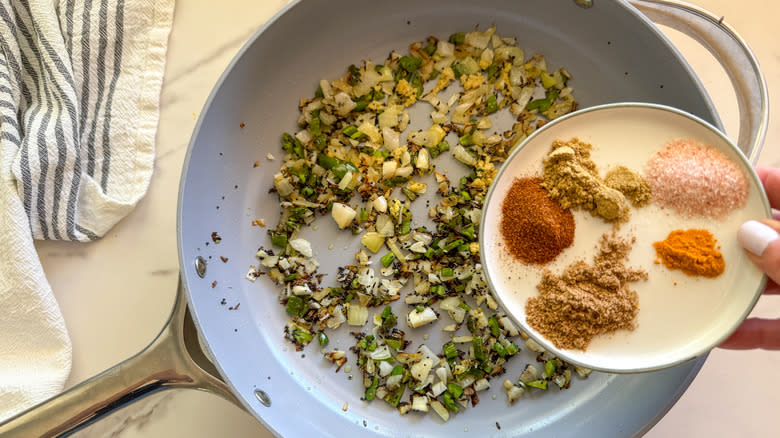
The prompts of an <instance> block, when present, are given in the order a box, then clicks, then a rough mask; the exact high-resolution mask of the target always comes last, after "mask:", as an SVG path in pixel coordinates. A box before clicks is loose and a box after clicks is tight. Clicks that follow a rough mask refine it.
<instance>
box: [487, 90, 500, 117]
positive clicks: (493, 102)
mask: <svg viewBox="0 0 780 438" xmlns="http://www.w3.org/2000/svg"><path fill="white" fill-rule="evenodd" d="M485 109H486V111H487V113H488V114H493V113H494V112H496V111H498V99H497V98H496V95H495V94H491V95H490V97H488V98H487V107H486V108H485Z"/></svg>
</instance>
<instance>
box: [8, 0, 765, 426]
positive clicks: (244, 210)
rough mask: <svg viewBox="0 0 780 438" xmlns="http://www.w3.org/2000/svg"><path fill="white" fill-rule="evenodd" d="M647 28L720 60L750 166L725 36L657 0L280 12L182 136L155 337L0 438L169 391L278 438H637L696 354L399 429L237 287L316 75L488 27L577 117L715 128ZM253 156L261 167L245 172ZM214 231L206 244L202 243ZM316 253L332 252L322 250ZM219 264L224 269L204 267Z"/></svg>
mask: <svg viewBox="0 0 780 438" xmlns="http://www.w3.org/2000/svg"><path fill="white" fill-rule="evenodd" d="M635 7H636V8H639V9H641V11H642V12H643V13H644V14H645V15H643V14H642V13H640V12H639V11H638V10H637V9H635ZM647 17H651V18H652V19H653V20H654V21H656V22H658V23H663V24H667V25H670V26H672V27H675V28H676V29H678V30H681V31H684V32H685V33H687V34H689V35H691V36H693V37H694V38H696V39H697V40H698V41H699V42H701V43H702V44H703V45H704V46H705V47H708V48H709V49H710V50H711V51H713V52H714V53H715V54H716V56H717V57H718V58H719V60H720V61H721V63H722V65H723V66H724V67H725V69H726V70H727V72H728V73H729V75H730V77H731V79H732V82H733V84H734V87H735V90H736V94H737V100H738V103H739V106H740V134H739V139H738V144H739V145H740V147H741V149H742V151H743V152H744V153H745V155H746V156H747V157H749V158H750V159H751V160H752V161H754V160H755V159H756V157H757V156H758V153H759V150H760V147H761V144H762V142H763V137H764V133H765V130H766V123H767V116H768V109H767V93H766V87H765V83H764V79H763V76H762V74H761V72H760V69H759V68H758V64H757V62H756V60H755V58H754V57H753V55H752V53H751V52H750V50H749V49H748V48H747V46H746V45H745V43H744V42H743V41H742V40H741V38H740V37H739V36H738V35H737V34H736V33H735V32H734V31H733V29H731V28H730V27H728V26H727V25H725V24H724V23H722V22H721V21H720V20H719V19H718V17H715V16H713V15H712V14H710V13H708V12H706V11H703V10H700V9H698V8H695V7H692V6H689V5H685V4H682V3H678V2H672V1H660V0H654V1H639V0H636V1H634V0H632V1H630V2H629V1H595V2H590V1H582V0H578V1H574V0H525V1H518V0H490V1H483V2H473V1H451V0H428V1H425V2H419V1H414V0H398V1H394V2H379V1H376V2H374V1H370V2H366V1H360V0H332V1H327V2H326V1H317V0H302V1H298V2H293V3H292V4H290V5H288V6H287V7H286V8H284V9H283V10H282V11H281V12H280V13H279V14H277V15H276V16H275V17H273V18H272V19H271V20H270V21H269V22H268V23H267V24H266V25H264V26H263V27H262V28H261V29H260V30H259V31H258V32H257V33H256V34H255V35H254V37H253V38H252V39H251V40H250V41H249V42H248V43H247V44H246V45H245V46H244V48H243V49H242V50H241V51H240V52H239V54H238V55H237V56H236V58H235V59H234V60H233V62H232V63H231V65H230V66H229V67H228V69H227V71H226V72H225V73H224V74H223V76H222V78H221V79H220V81H219V82H218V84H217V86H216V87H215V89H214V91H213V92H212V94H211V96H210V98H209V100H208V102H207V104H206V107H205V109H204V110H203V112H202V114H201V117H200V120H199V121H198V124H197V126H196V128H195V131H194V134H193V137H192V142H191V144H190V147H189V150H188V154H187V158H186V161H185V166H184V169H183V172H182V180H181V186H180V195H179V210H178V243H179V261H180V274H181V282H180V287H179V291H178V297H177V300H176V304H175V307H174V309H173V312H172V314H171V318H170V320H169V321H168V323H167V324H166V325H165V327H164V328H163V330H162V331H161V333H160V335H159V336H158V337H157V338H156V339H155V340H154V341H153V342H152V343H151V344H150V345H149V346H148V347H147V348H146V349H145V350H144V351H142V352H141V353H139V354H138V355H136V356H134V357H132V358H130V359H128V360H126V361H125V362H122V363H120V364H119V365H117V366H115V367H114V368H111V369H109V370H107V371H105V372H104V373H102V374H100V375H98V376H96V377H94V378H92V379H90V380H89V381H87V382H84V383H82V384H80V385H78V386H76V387H74V388H72V389H70V390H68V391H66V392H64V393H63V394H61V395H59V396H57V397H55V398H53V399H50V400H48V401H46V402H44V403H42V404H41V405H38V406H37V407H34V408H32V409H30V410H28V411H25V412H23V413H21V414H19V415H17V416H16V417H14V418H12V419H10V420H8V421H7V422H5V423H4V424H2V425H0V435H2V436H3V437H30V436H65V435H68V434H70V433H72V432H74V431H76V430H79V429H81V428H83V427H85V426H86V425H88V424H91V423H92V422H93V421H95V420H97V419H99V418H101V417H102V416H104V415H105V414H107V413H109V412H111V411H112V410H115V409H118V408H120V407H122V406H124V405H125V404H127V403H130V402H132V401H133V400H136V399H139V398H141V397H144V396H146V395H148V394H151V393H154V392H157V391H161V390H165V389H170V388H196V389H201V390H207V391H211V392H214V393H216V394H219V395H221V396H223V397H225V398H226V399H228V400H231V401H233V402H234V403H236V404H237V405H238V406H241V407H243V408H244V409H246V410H248V411H249V412H251V413H252V414H253V415H254V416H255V417H256V418H257V419H258V420H259V421H260V422H262V423H263V424H264V425H265V426H266V427H267V428H268V429H270V430H272V431H273V432H274V433H275V434H277V435H280V436H336V435H338V436H356V435H359V436H455V435H458V436H478V437H482V436H550V435H556V436H572V435H586V436H591V435H595V436H631V435H641V434H642V433H644V432H645V431H647V430H648V429H649V428H650V427H652V425H653V424H655V423H656V422H657V421H658V420H659V419H660V418H661V417H662V416H663V415H664V414H665V413H666V412H667V411H668V409H669V408H671V406H672V405H673V404H674V403H675V402H676V400H677V399H678V398H679V397H680V396H681V395H682V393H683V392H684V391H685V389H686V388H687V387H688V385H689V384H690V382H691V381H692V380H693V378H694V377H695V376H696V374H697V372H698V370H699V369H700V367H701V365H702V364H703V362H704V360H705V359H706V357H701V358H699V359H697V360H694V361H691V362H689V363H685V364H682V365H679V366H676V367H674V368H670V369H667V370H663V371H658V372H652V373H644V374H634V375H612V374H602V373H593V374H592V375H591V376H590V377H589V378H588V379H585V380H577V381H575V382H573V384H572V388H571V389H569V390H566V391H560V392H558V391H555V390H553V391H551V392H549V393H545V394H540V395H542V396H541V397H530V398H527V399H524V400H522V401H521V402H519V403H518V404H517V405H514V406H508V405H507V403H506V401H505V397H504V395H503V391H502V389H501V384H500V381H499V379H500V378H499V379H494V380H493V381H492V382H491V383H492V388H491V389H490V390H489V392H488V393H487V395H483V396H482V397H481V398H482V402H481V403H480V405H479V406H476V407H473V408H469V409H467V410H465V411H463V412H461V413H460V414H458V415H457V416H455V417H454V418H453V419H451V420H450V421H449V422H446V423H442V422H440V421H439V420H438V419H437V418H435V417H434V416H432V415H427V416H417V415H408V416H406V417H399V415H398V413H397V411H396V410H395V409H392V408H390V407H389V406H387V405H384V404H382V403H381V402H374V403H373V404H367V403H365V402H362V401H360V399H359V394H361V385H362V383H361V381H362V379H361V378H360V375H359V372H358V371H357V370H355V371H354V375H355V377H356V378H354V379H349V378H348V376H349V374H352V373H350V372H347V371H346V370H344V371H342V372H340V373H335V372H334V369H333V367H331V366H330V364H329V363H327V362H326V361H324V360H322V359H321V354H320V352H319V351H318V350H317V349H316V346H314V345H311V346H309V347H308V348H307V349H306V350H305V351H304V352H303V354H302V353H301V352H296V351H294V349H293V348H292V347H291V346H290V345H289V344H287V343H286V341H284V340H283V339H282V327H283V326H284V324H285V322H286V315H285V314H284V310H283V309H282V307H281V306H280V305H279V304H278V299H277V296H278V292H277V290H276V287H275V286H274V285H272V284H271V283H270V281H267V279H266V278H263V277H261V278H260V279H258V280H257V281H256V282H249V281H247V280H246V279H244V276H245V274H246V271H247V268H248V266H249V265H250V264H252V263H253V258H254V254H255V252H256V250H257V247H258V246H260V245H267V242H266V241H265V236H264V235H263V234H262V233H259V232H258V231H257V229H256V227H252V226H250V223H251V222H252V220H254V219H257V218H265V220H266V221H267V222H268V223H269V224H272V223H273V222H274V220H275V218H276V215H277V214H278V211H279V210H278V203H277V201H276V199H275V196H273V195H271V194H268V188H269V187H270V186H271V181H272V178H273V173H274V172H275V170H276V169H277V168H278V165H279V161H276V162H273V161H268V160H267V154H269V153H271V154H276V155H277V156H281V152H280V147H279V135H280V134H281V133H282V132H284V131H290V130H292V129H294V128H295V123H296V119H297V116H298V113H297V102H298V99H299V98H300V97H303V96H309V95H311V94H312V93H313V90H314V89H315V88H316V84H317V82H318V81H319V80H320V79H322V78H328V79H332V78H335V77H338V76H340V75H343V73H344V69H345V66H347V65H349V64H352V63H358V62H360V61H361V60H363V59H373V60H375V61H376V60H379V61H381V60H383V59H384V58H385V56H386V55H387V53H388V52H389V51H390V50H391V49H397V50H404V49H405V47H406V46H407V45H408V44H409V43H411V42H414V41H419V40H422V39H424V38H425V37H426V36H428V35H436V36H439V37H446V36H447V35H449V34H451V33H453V32H455V31H464V30H470V29H472V28H473V27H474V26H475V25H480V26H481V27H482V28H486V27H488V26H489V25H491V24H496V26H497V29H498V32H499V33H500V34H502V35H508V36H515V37H517V38H518V41H519V43H520V45H521V47H523V48H524V49H525V50H526V53H532V52H540V53H543V54H544V55H545V56H546V58H547V62H548V64H549V65H553V66H565V67H566V68H567V69H568V70H569V71H570V72H572V73H573V74H574V79H573V81H572V86H573V87H574V88H575V93H576V96H577V98H578V100H579V102H580V103H581V105H582V106H591V105H595V104H601V103H609V102H617V101H644V102H653V103H660V104H666V105H670V106H674V107H677V108H680V109H682V110H685V111H688V112H690V113H693V114H695V115H697V116H699V117H701V118H703V119H705V120H707V121H708V122H710V123H713V124H715V125H716V126H720V121H719V120H718V117H717V113H716V111H715V109H714V108H713V107H712V104H711V102H710V100H709V98H708V96H707V94H706V92H705V90H704V89H703V88H702V86H701V84H700V83H699V81H698V79H697V78H696V76H695V74H694V73H693V72H692V71H691V69H690V68H689V67H688V65H687V64H686V63H685V61H684V60H683V59H682V57H681V56H680V54H679V53H678V52H677V51H676V50H675V48H674V47H673V46H672V45H671V44H670V43H669V42H668V40H667V39H666V38H665V37H664V36H663V35H662V34H661V33H660V31H659V30H658V29H657V28H656V27H655V26H654V25H653V24H652V22H651V21H650V20H649V19H648V18H647ZM241 123H243V124H244V125H245V126H244V127H243V128H240V127H239V125H240V124H241ZM255 161H263V163H262V165H261V166H259V167H257V168H254V169H253V167H252V163H253V162H255ZM321 222H322V224H321V226H320V229H319V230H318V231H317V232H316V233H312V234H310V235H308V236H305V237H307V238H309V239H310V240H311V241H312V242H313V243H314V244H315V247H316V248H317V251H319V252H320V254H319V257H318V258H319V260H320V262H321V263H322V269H321V272H333V268H334V267H336V266H338V265H340V264H345V263H347V260H349V258H348V257H349V254H350V253H351V252H352V251H353V250H354V249H355V248H356V246H355V245H354V243H353V240H357V239H353V238H351V237H350V236H345V235H343V234H348V233H336V232H335V227H333V226H332V225H331V224H326V223H325V222H324V221H321ZM213 233H216V234H215V235H219V236H220V237H221V240H220V241H219V243H218V244H217V243H216V242H215V240H214V239H213V238H212V236H213ZM329 244H333V245H334V246H335V247H336V248H337V250H336V251H334V252H332V253H329V252H327V251H326V250H325V247H326V246H328V245H329ZM342 248H344V249H343V250H342ZM220 256H223V257H228V258H229V259H230V260H231V263H218V262H216V260H219V257H220ZM233 262H235V263H233ZM214 282H217V285H216V287H212V285H213V284H214ZM223 303H225V304H223ZM342 331H343V330H342ZM348 338H349V336H348V335H346V334H343V333H342V334H341V335H334V336H333V337H332V338H331V346H332V347H333V348H341V349H346V348H348V347H349V345H351V343H350V341H349V339H348ZM414 341H415V344H414V345H418V344H419V343H420V342H422V341H421V340H420V339H419V338H416V339H414ZM433 343H434V344H435V341H434V342H433ZM329 347H330V346H329ZM523 354H526V353H523ZM302 356H305V357H302ZM527 362H533V357H532V356H531V355H529V354H526V357H525V358H517V359H515V360H514V361H513V362H512V363H513V366H512V367H510V368H509V370H508V373H507V377H508V378H515V377H516V376H517V374H519V369H518V367H521V366H523V365H524V364H525V363H527ZM355 368H356V367H355ZM492 396H495V398H493V397H492Z"/></svg>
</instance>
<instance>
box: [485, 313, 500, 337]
mask: <svg viewBox="0 0 780 438" xmlns="http://www.w3.org/2000/svg"><path fill="white" fill-rule="evenodd" d="M488 327H490V334H491V335H493V336H495V337H498V335H500V334H501V327H499V326H498V319H497V318H496V315H491V316H490V318H488Z"/></svg>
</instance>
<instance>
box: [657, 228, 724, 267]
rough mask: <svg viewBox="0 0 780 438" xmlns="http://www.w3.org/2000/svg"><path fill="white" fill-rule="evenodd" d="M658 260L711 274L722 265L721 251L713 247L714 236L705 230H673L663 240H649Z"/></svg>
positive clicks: (714, 242)
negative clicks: (653, 241)
mask: <svg viewBox="0 0 780 438" xmlns="http://www.w3.org/2000/svg"><path fill="white" fill-rule="evenodd" d="M653 247H654V248H655V253H656V256H657V257H658V260H656V263H663V264H664V266H666V267H667V268H669V269H679V270H681V271H683V272H684V273H686V274H688V275H691V276H696V275H700V276H703V277H709V278H714V277H717V276H718V275H720V274H722V273H723V271H724V270H725V269H726V262H725V260H723V254H721V253H720V251H718V248H716V241H715V237H713V235H712V233H710V232H709V231H707V230H700V229H690V230H685V231H683V230H674V231H672V232H671V233H669V235H668V236H667V237H666V240H662V241H660V242H655V243H653Z"/></svg>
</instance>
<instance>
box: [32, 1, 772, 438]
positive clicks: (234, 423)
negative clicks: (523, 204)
mask: <svg viewBox="0 0 780 438" xmlns="http://www.w3.org/2000/svg"><path fill="white" fill-rule="evenodd" d="M597 1H600V0H597ZM601 1H604V0H601ZM610 1H611V0H610ZM694 2H695V3H697V4H698V5H700V6H702V7H704V8H706V9H708V10H710V11H712V12H714V13H716V14H717V15H721V16H724V17H725V20H726V21H727V22H728V23H730V24H731V25H732V26H734V27H735V28H736V29H737V30H738V31H739V32H740V33H741V35H742V36H743V37H744V38H745V39H746V40H747V42H748V43H749V44H750V45H751V47H752V49H753V51H754V52H755V54H756V56H757V57H758V59H759V62H760V63H761V66H762V68H763V71H764V73H765V75H766V78H767V82H768V84H769V87H770V89H769V91H770V101H771V102H772V103H773V104H776V105H777V104H779V103H780V100H779V99H780V95H778V94H777V93H776V92H775V91H776V89H773V87H775V86H777V84H778V78H780V45H779V44H777V32H778V29H777V26H778V23H777V17H780V3H778V2H773V1H769V0H743V1H740V2H735V1H733V0H694ZM258 3H259V4H258ZM285 3H286V2H285V1H284V0H269V1H260V2H256V1H250V0H230V1H222V2H219V4H218V3H216V2H206V1H202V0H179V1H178V2H177V5H176V12H175V17H174V23H173V31H172V33H171V37H170V46H169V51H168V63H167V67H166V75H165V80H164V84H163V89H162V105H161V107H162V110H161V116H160V126H159V131H158V134H157V159H156V164H155V173H154V177H153V178H152V182H151V186H150V188H149V192H148V194H147V195H146V197H145V198H144V199H143V200H142V201H141V202H140V203H139V204H138V206H137V208H136V209H135V210H134V211H133V212H132V213H131V214H130V215H129V216H128V217H127V218H126V219H124V220H122V221H121V222H120V223H119V224H118V225H117V226H116V227H115V228H114V229H113V230H111V231H110V232H109V233H108V234H107V235H106V236H105V237H104V238H103V239H101V240H99V241H97V242H93V243H88V244H76V243H66V242H38V244H37V248H38V251H39V253H40V256H41V259H42V262H43V266H44V269H45V271H46V273H47V275H48V278H49V280H50V282H51V285H52V287H53V289H54V291H55V294H56V296H57V299H58V301H59V303H60V306H61V307H62V311H63V313H64V316H65V320H66V321H67V325H68V329H69V331H70V335H71V337H72V340H73V370H72V373H71V376H70V379H69V380H68V386H72V385H75V384H77V383H79V382H81V381H83V380H85V379H87V378H89V377H90V376H92V375H94V374H97V373H98V372H100V371H102V370H104V369H106V368H108V367H109V366H111V365H113V364H115V363H117V362H120V361H122V360H123V359H126V358H128V357H130V356H131V355H133V354H135V353H136V352H138V351H140V350H141V349H142V348H143V347H144V346H145V345H146V344H148V343H149V342H150V341H151V340H152V339H153V338H154V337H155V335H156V334H157V332H158V331H159V329H160V328H161V327H162V325H163V323H164V321H165V320H166V318H167V316H168V314H169V312H170V309H171V306H172V303H173V298H174V295H175V291H176V282H177V276H178V261H177V256H176V236H175V212H176V198H177V190H178V182H179V174H180V170H181V165H182V162H183V159H184V154H185V151H186V148H187V144H188V142H189V139H190V134H191V132H192V128H193V127H194V125H195V121H196V117H197V115H198V114H199V112H200V110H201V107H202V105H203V103H204V102H205V99H206V97H207V96H208V94H209V92H210V90H211V88H212V86H213V85H214V83H215V81H216V80H217V78H218V77H219V75H220V73H221V72H222V71H223V69H224V68H225V66H226V65H227V64H228V62H229V61H230V60H231V59H232V57H233V56H234V54H235V53H236V52H237V50H238V49H239V48H240V47H241V46H242V44H244V42H245V41H246V40H247V39H248V38H249V37H250V36H251V35H252V33H253V32H254V31H255V30H256V29H257V27H258V26H260V25H261V24H262V23H264V22H265V21H266V20H267V19H268V18H269V17H270V16H271V15H272V14H274V13H275V12H276V11H278V10H279V9H280V8H281V7H282V6H283V5H284V4H285ZM670 36H671V37H672V39H673V40H674V41H675V42H676V43H677V44H678V47H680V48H681V50H682V52H683V53H684V54H685V55H686V57H688V60H689V62H690V63H691V64H692V65H693V67H694V69H695V70H696V71H697V72H698V73H699V75H700V77H701V78H702V81H703V82H704V84H705V86H706V87H707V89H708V90H709V91H710V93H711V95H712V97H713V100H714V101H715V103H716V106H717V107H718V109H719V112H720V115H721V117H722V119H723V120H724V122H725V126H726V130H727V133H728V134H730V135H731V136H735V135H736V129H737V121H736V113H735V110H734V102H735V100H734V97H733V94H732V93H730V92H729V91H728V89H729V87H728V86H727V85H726V84H727V83H728V82H727V79H726V77H725V75H724V74H723V73H722V72H721V71H719V69H718V68H713V67H712V64H713V61H712V59H711V58H709V56H708V55H707V54H706V52H705V51H703V50H702V49H700V48H698V47H697V46H696V45H695V44H692V43H691V42H690V41H689V40H687V38H685V37H681V36H679V35H678V34H676V33H671V35H670ZM779 142H780V124H778V123H776V122H771V123H770V124H769V131H768V135H767V138H766V143H765V146H764V149H763V152H762V154H761V156H760V158H759V164H761V165H766V166H779V165H780V148H778V146H777V145H778V143H779ZM778 300H780V297H772V298H768V297H764V298H763V299H762V300H761V301H760V302H759V305H758V306H757V307H756V309H755V311H754V315H755V316H763V317H778V316H780V301H778ZM778 369H780V352H769V351H761V350H758V351H724V350H719V349H716V350H714V351H713V352H712V353H711V354H710V356H709V359H708V360H707V361H706V363H705V364H704V367H703V368H702V370H701V372H700V373H699V375H698V377H697V378H696V379H695V380H694V382H693V384H692V385H691V386H690V387H689V389H688V390H687V391H686V393H685V394H684V395H683V397H682V399H681V400H680V401H679V402H678V403H677V404H676V405H675V406H674V407H673V408H672V409H671V411H670V412H669V413H668V414H667V415H666V416H665V417H664V418H663V419H661V421H660V422H659V423H658V424H657V425H656V426H655V427H654V428H653V429H652V430H651V431H650V432H649V433H648V434H647V435H646V436H648V437H671V436H686V437H733V436H740V435H741V436H777V435H778V433H780V432H775V427H776V425H778V423H780V419H778V417H777V414H776V412H777V407H778V406H780V379H778V378H777V370H778ZM637 403H641V395H639V398H638V400H637ZM220 435H222V436H230V437H257V438H264V437H271V436H272V435H271V433H270V432H268V431H267V430H265V429H264V428H263V427H262V426H261V425H260V424H259V423H258V422H257V421H256V420H255V419H254V418H253V417H251V416H250V415H249V414H247V413H245V412H243V411H241V410H240V409H238V408H235V407H234V406H232V405H230V404H229V403H227V402H225V401H223V400H221V399H219V398H218V397H216V396H212V395H209V394H205V393H201V392H196V391H171V392H169V393H168V394H161V395H154V396H151V397H149V398H147V400H146V401H145V402H144V403H143V404H142V405H141V406H139V407H136V408H129V409H127V410H124V411H120V412H118V413H117V414H114V415H112V416H111V417H110V418H109V419H108V421H106V422H104V423H103V424H101V425H98V426H95V427H91V428H87V429H86V430H84V431H83V432H81V433H80V436H100V437H102V436H118V437H123V438H131V437H168V438H177V437H187V438H199V437H212V436H220Z"/></svg>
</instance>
